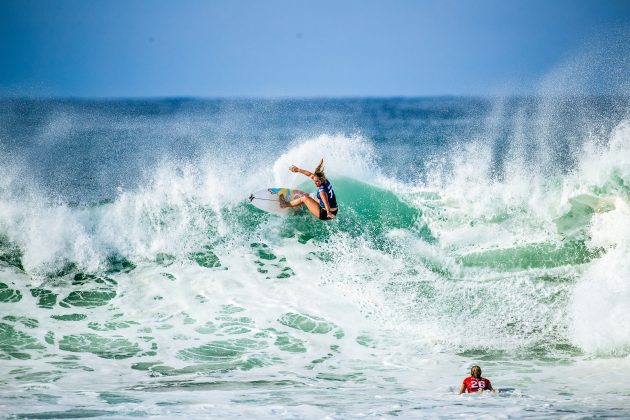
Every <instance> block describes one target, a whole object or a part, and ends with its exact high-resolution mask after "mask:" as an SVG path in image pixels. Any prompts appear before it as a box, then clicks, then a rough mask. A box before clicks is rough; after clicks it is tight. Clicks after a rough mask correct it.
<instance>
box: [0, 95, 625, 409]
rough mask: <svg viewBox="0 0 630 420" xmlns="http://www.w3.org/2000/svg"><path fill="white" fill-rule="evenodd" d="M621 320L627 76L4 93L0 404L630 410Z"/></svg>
mask: <svg viewBox="0 0 630 420" xmlns="http://www.w3.org/2000/svg"><path fill="white" fill-rule="evenodd" d="M320 158H324V162H325V168H326V173H327V176H328V178H329V179H330V180H331V181H332V184H333V186H334V189H335V192H336V194H337V201H338V203H339V208H340V210H339V214H338V216H337V218H336V219H335V220H333V221H329V222H321V221H318V220H316V219H315V218H313V217H312V216H311V215H310V214H309V213H308V212H307V211H301V212H300V211H298V212H296V213H295V214H292V215H289V216H287V217H281V216H278V215H274V214H269V213H265V212H263V211H261V210H259V209H257V208H255V207H254V206H252V205H251V204H249V203H248V201H247V197H248V196H249V194H250V193H251V192H253V191H256V190H260V189H263V188H269V187H275V186H278V187H291V188H300V189H303V190H306V191H308V192H313V191H314V186H313V184H312V182H311V181H310V180H308V179H307V178H306V177H304V176H302V175H299V174H294V173H292V172H290V171H289V170H288V168H289V166H290V165H292V164H295V165H298V166H299V167H302V168H306V169H309V170H313V168H314V167H315V166H316V165H317V163H318V162H319V159H320ZM629 325H630V98H628V97H618V96H558V95H556V96H531V97H511V96H509V97H493V98H467V97H435V98H346V99H277V100H272V99H188V98H181V99H147V100H84V99H65V100H61V99H41V100H38V99H4V100H1V101H0V416H4V417H7V418H98V417H109V418H126V417H140V418H142V417H154V416H164V417H166V418H235V417H243V418H284V419H298V418H331V419H341V418H358V417H383V418H389V417H403V418H410V417H411V418H414V417H415V418H420V417H422V418H427V417H428V418H451V417H460V416H461V417H482V418H483V417H485V418H507V417H518V418H523V417H525V418H567V419H578V418H592V417H629V416H630V391H629V390H628V389H627V387H626V381H627V374H628V371H629V370H630V357H629V356H630V327H629ZM474 364H479V365H480V366H481V368H482V370H483V376H484V377H487V378H489V379H490V380H491V381H492V384H493V386H494V387H495V388H497V389H498V390H499V392H496V393H484V394H482V395H475V394H472V395H462V396H460V395H457V392H456V391H457V389H458V388H459V385H460V384H461V383H462V380H463V379H464V378H465V377H466V376H468V375H469V369H470V366H471V365H474Z"/></svg>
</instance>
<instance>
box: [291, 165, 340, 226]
mask: <svg viewBox="0 0 630 420" xmlns="http://www.w3.org/2000/svg"><path fill="white" fill-rule="evenodd" d="M289 170H290V171H291V172H299V173H301V174H303V175H306V176H307V177H309V178H310V179H311V180H312V181H313V184H315V186H316V187H317V199H318V200H319V202H318V201H316V200H315V199H314V198H312V197H311V196H309V195H306V196H304V197H300V198H296V199H295V200H291V201H286V200H285V198H284V196H283V195H281V196H280V207H298V206H301V205H305V206H306V208H308V210H309V211H310V212H311V214H312V215H313V216H315V217H317V218H318V219H320V220H330V219H334V218H335V216H336V215H337V211H338V210H339V208H338V207H337V197H336V196H335V191H334V190H333V187H332V184H331V183H330V181H329V180H328V179H327V178H326V175H325V174H324V159H321V160H320V161H319V165H317V167H316V168H315V171H314V172H309V171H307V170H306V169H301V168H298V167H297V166H295V165H291V166H290V167H289Z"/></svg>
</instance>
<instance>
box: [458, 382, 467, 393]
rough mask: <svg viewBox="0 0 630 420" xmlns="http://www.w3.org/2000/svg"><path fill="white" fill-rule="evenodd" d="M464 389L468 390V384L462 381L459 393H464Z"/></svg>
mask: <svg viewBox="0 0 630 420" xmlns="http://www.w3.org/2000/svg"><path fill="white" fill-rule="evenodd" d="M464 391H466V384H465V383H462V386H460V387H459V393H460V394H463V393H464Z"/></svg>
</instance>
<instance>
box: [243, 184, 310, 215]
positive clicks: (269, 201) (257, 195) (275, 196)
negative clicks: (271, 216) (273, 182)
mask: <svg viewBox="0 0 630 420" xmlns="http://www.w3.org/2000/svg"><path fill="white" fill-rule="evenodd" d="M305 195H308V193H305V192H304V191H300V190H296V189H292V188H267V189H264V190H260V191H256V192H254V193H252V194H250V196H249V197H248V199H249V202H250V203H252V204H253V205H254V206H256V207H258V208H259V209H261V210H264V211H266V212H269V213H277V214H288V212H289V210H291V209H292V208H291V207H280V196H282V197H284V199H285V200H286V201H291V200H295V199H296V198H299V197H303V196H305Z"/></svg>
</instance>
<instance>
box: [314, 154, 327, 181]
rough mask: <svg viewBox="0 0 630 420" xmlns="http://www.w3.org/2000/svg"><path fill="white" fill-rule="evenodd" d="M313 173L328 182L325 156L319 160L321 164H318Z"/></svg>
mask: <svg viewBox="0 0 630 420" xmlns="http://www.w3.org/2000/svg"><path fill="white" fill-rule="evenodd" d="M313 175H315V176H316V177H317V178H318V179H319V180H320V181H322V182H323V183H325V182H326V174H324V158H321V160H320V161H319V165H317V167H316V168H315V170H314V171H313Z"/></svg>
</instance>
